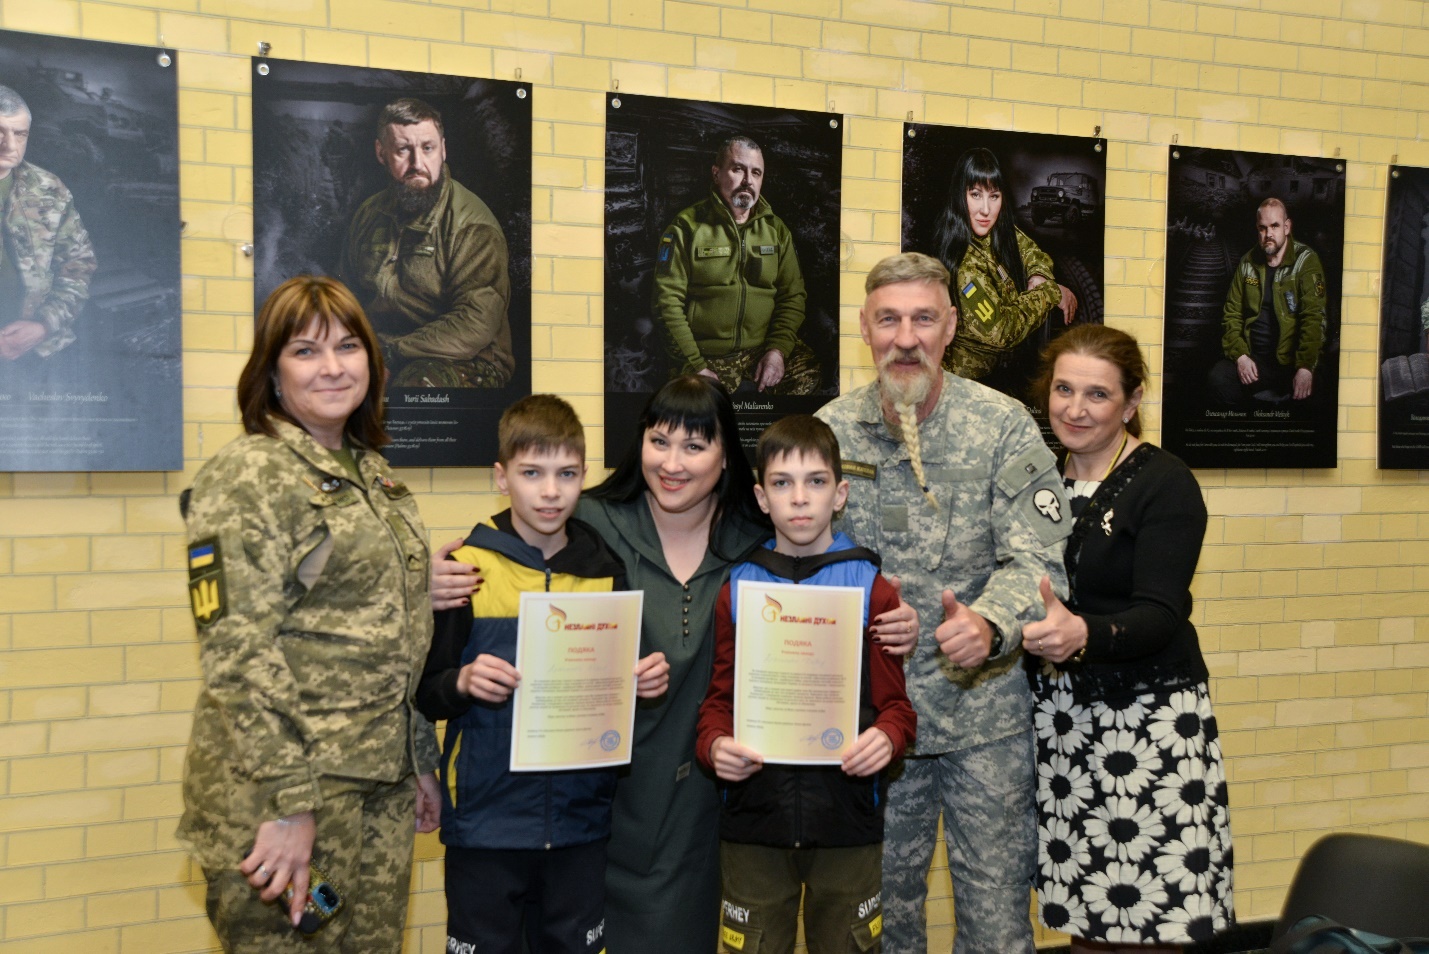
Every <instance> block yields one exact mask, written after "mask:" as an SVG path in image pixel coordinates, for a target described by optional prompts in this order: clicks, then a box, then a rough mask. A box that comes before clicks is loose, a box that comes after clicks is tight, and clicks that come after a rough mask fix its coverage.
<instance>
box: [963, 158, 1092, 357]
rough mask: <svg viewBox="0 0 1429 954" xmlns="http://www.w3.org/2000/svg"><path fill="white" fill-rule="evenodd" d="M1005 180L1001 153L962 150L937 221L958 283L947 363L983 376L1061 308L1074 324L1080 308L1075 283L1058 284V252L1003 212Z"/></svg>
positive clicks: (1065, 316)
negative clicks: (1055, 260)
mask: <svg viewBox="0 0 1429 954" xmlns="http://www.w3.org/2000/svg"><path fill="white" fill-rule="evenodd" d="M1004 191H1005V189H1004V184H1003V175H1002V167H1001V166H1000V165H999V164H998V161H997V157H996V156H994V155H993V154H992V153H991V152H989V151H988V150H986V149H969V150H968V151H967V152H965V153H963V154H962V156H961V157H959V159H958V161H957V164H956V166H955V167H954V169H953V181H952V185H951V186H950V187H949V189H948V204H947V206H946V207H945V208H944V209H943V214H942V217H941V218H940V220H939V222H938V232H937V235H936V238H935V244H936V247H937V256H938V258H940V259H942V262H943V264H944V265H946V266H947V268H948V271H949V272H951V273H952V274H953V276H954V278H955V281H956V284H955V285H954V286H953V287H951V288H949V289H948V291H949V292H950V293H951V295H952V299H953V304H954V306H956V307H957V309H958V331H957V336H956V337H955V338H954V339H953V343H952V345H951V346H950V347H949V348H948V350H947V351H946V352H944V354H943V367H945V368H947V369H948V370H949V371H951V372H953V373H954V374H956V375H958V376H960V377H964V378H970V379H972V380H974V381H981V380H983V379H984V378H986V377H987V376H988V375H989V374H991V373H992V372H993V371H994V370H995V369H996V368H997V366H998V363H999V362H1000V360H1001V359H1002V357H1003V356H1004V355H1006V354H1008V353H1010V352H1011V351H1012V349H1014V348H1016V347H1017V346H1018V345H1019V344H1021V343H1022V342H1023V341H1025V340H1026V339H1027V336H1028V335H1030V334H1031V333H1032V332H1034V331H1036V330H1037V329H1038V328H1039V327H1041V325H1042V322H1043V321H1045V320H1046V318H1047V313H1048V312H1050V311H1051V310H1052V309H1053V308H1057V307H1061V309H1062V313H1063V316H1064V318H1065V320H1066V321H1067V323H1068V324H1070V323H1071V321H1072V316H1073V315H1074V314H1075V313H1076V310H1077V299H1076V296H1075V295H1073V294H1072V292H1071V290H1070V289H1068V288H1066V287H1064V286H1062V285H1058V284H1057V280H1056V278H1055V277H1054V276H1053V274H1052V259H1051V258H1049V257H1048V256H1047V253H1046V252H1044V251H1042V249H1040V248H1038V247H1037V243H1036V242H1034V241H1032V239H1030V238H1028V237H1027V236H1026V235H1025V234H1024V233H1023V232H1022V230H1021V229H1019V228H1017V226H1016V225H1015V224H1013V221H1012V218H1013V217H1012V215H1010V214H1009V215H1003V214H1002V210H1003V208H1002V206H1003V197H1004Z"/></svg>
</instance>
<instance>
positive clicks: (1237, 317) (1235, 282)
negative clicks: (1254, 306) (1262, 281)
mask: <svg viewBox="0 0 1429 954" xmlns="http://www.w3.org/2000/svg"><path fill="white" fill-rule="evenodd" d="M1253 267H1254V266H1252V265H1251V264H1250V263H1249V262H1245V261H1241V262H1238V263H1236V267H1235V274H1233V275H1232V276H1231V287H1230V288H1229V290H1227V291H1226V304H1225V308H1224V309H1223V310H1222V312H1221V352H1222V353H1223V354H1225V356H1226V360H1228V361H1234V360H1236V359H1237V358H1239V357H1240V356H1241V355H1246V354H1250V342H1249V341H1247V340H1246V336H1245V313H1244V310H1243V309H1244V307H1245V270H1246V269H1247V268H1253Z"/></svg>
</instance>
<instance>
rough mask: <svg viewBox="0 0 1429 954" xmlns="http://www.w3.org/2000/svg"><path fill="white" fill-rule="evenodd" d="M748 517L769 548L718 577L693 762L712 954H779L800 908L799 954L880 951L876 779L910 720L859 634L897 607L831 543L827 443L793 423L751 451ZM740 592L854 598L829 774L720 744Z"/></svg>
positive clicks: (873, 558) (895, 754)
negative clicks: (711, 871)
mask: <svg viewBox="0 0 1429 954" xmlns="http://www.w3.org/2000/svg"><path fill="white" fill-rule="evenodd" d="M755 460H756V465H757V467H758V471H759V484H758V486H756V487H755V495H756V496H757V497H758V498H759V506H760V507H761V508H762V509H763V510H764V511H765V512H766V513H767V514H769V516H770V519H771V520H772V521H773V523H774V539H773V540H771V541H770V542H769V543H767V544H766V545H765V546H764V547H763V548H761V549H759V550H757V551H755V554H754V556H753V557H751V558H750V560H748V561H747V562H745V563H740V564H738V565H736V566H735V567H734V569H733V570H731V571H730V578H729V582H728V583H727V584H725V586H724V589H722V590H721V591H720V595H719V601H718V602H717V603H716V604H715V658H714V673H713V675H712V677H711V679H710V688H709V692H708V693H707V694H706V696H705V701H704V704H703V705H702V706H701V707H700V721H699V730H698V731H699V735H698V739H697V740H696V743H695V753H696V755H697V756H698V757H699V759H700V761H701V762H702V763H703V764H704V765H705V766H706V767H708V768H711V769H713V770H714V772H715V774H716V775H717V776H718V777H719V779H720V782H721V784H720V796H721V800H722V803H723V804H722V807H721V810H720V871H721V877H722V879H723V882H724V904H723V928H722V931H721V936H722V940H723V941H724V946H725V949H726V950H730V951H752V950H756V949H757V950H758V951H759V952H760V954H766V952H773V954H782V952H789V951H793V949H794V938H795V934H796V931H797V928H798V925H797V920H798V912H799V902H800V896H801V894H802V896H803V904H804V935H805V939H806V941H807V943H808V947H809V951H810V954H844V952H846V951H850V950H857V951H877V950H879V949H880V947H881V943H880V940H879V937H880V935H881V934H882V923H883V922H882V905H881V900H880V892H881V886H882V875H883V794H884V779H883V770H884V769H885V768H887V766H888V764H889V763H890V762H892V761H893V760H894V759H896V758H900V757H902V755H903V751H904V749H905V748H907V746H908V744H909V743H910V742H912V741H913V737H914V732H915V730H916V728H917V719H918V717H917V715H915V714H914V712H913V706H912V704H911V703H909V701H908V696H907V694H906V692H905V690H904V683H903V667H902V665H901V664H900V662H899V660H898V659H897V658H895V657H893V656H891V655H889V654H888V653H886V652H884V651H883V650H882V649H881V648H880V647H878V646H877V645H875V644H873V642H872V641H871V639H870V637H869V636H868V635H867V633H868V628H867V627H868V623H869V621H870V620H872V619H874V618H876V617H877V616H879V615H880V614H882V613H887V612H891V611H893V610H894V609H896V608H897V606H898V602H899V599H898V593H897V591H896V590H895V589H894V587H893V586H892V584H890V583H889V582H888V581H887V580H885V579H884V578H883V576H882V575H881V574H880V573H879V572H878V563H879V558H878V554H876V553H874V552H873V551H872V550H866V549H864V548H863V547H855V546H854V545H853V544H852V542H850V541H849V539H848V538H847V537H846V536H844V535H843V534H841V533H839V534H835V533H834V532H833V528H832V524H833V518H834V514H835V513H836V512H838V511H839V510H840V509H841V508H842V507H843V505H844V502H845V501H846V500H847V499H848V482H847V481H846V480H844V479H843V471H842V466H841V462H840V459H839V445H838V439H837V438H836V437H835V436H834V433H833V431H832V430H830V429H829V426H828V425H827V424H825V423H824V422H823V421H820V420H818V419H817V418H815V417H813V416H811V415H807V414H796V415H790V416H788V417H785V418H782V419H781V420H779V421H777V422H776V423H774V424H773V425H771V426H770V427H769V428H768V429H767V430H766V431H765V432H764V433H763V434H762V435H760V438H759V443H758V445H757V447H756V449H755ZM740 580H758V581H763V582H781V583H806V584H813V585H820V586H858V587H862V588H863V590H864V592H865V594H867V595H866V600H865V612H864V619H863V622H864V633H865V637H864V640H865V642H864V646H865V656H864V665H863V677H862V678H863V681H862V685H861V686H860V693H859V724H858V729H859V734H858V738H857V739H855V741H854V743H853V745H852V746H850V747H849V749H848V751H846V752H845V753H844V755H843V759H842V762H843V764H842V765H841V766H839V767H837V768H836V767H833V766H794V765H765V764H764V760H763V758H762V756H761V755H760V753H758V752H756V751H755V750H753V749H751V748H749V747H748V746H745V745H741V744H740V743H739V742H736V741H735V739H734V661H735V660H734V642H735V640H734V635H735V633H734V620H735V619H736V614H735V606H734V596H735V595H736V594H737V592H738V585H739V581H740Z"/></svg>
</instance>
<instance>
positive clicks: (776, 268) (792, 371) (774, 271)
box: [654, 136, 821, 395]
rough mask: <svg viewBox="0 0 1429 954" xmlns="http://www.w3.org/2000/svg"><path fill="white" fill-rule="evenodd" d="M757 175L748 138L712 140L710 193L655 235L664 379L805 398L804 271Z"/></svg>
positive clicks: (757, 161) (810, 385)
mask: <svg viewBox="0 0 1429 954" xmlns="http://www.w3.org/2000/svg"><path fill="white" fill-rule="evenodd" d="M765 173H766V169H765V161H764V151H763V150H762V149H761V148H760V146H759V144H758V143H757V142H755V141H754V140H753V139H750V138H749V137H747V136H733V137H731V138H729V139H726V140H725V141H724V142H722V143H720V146H719V149H718V151H717V152H716V153H715V156H714V161H713V162H712V164H711V165H710V192H709V195H708V196H706V197H705V198H703V199H701V200H700V201H698V202H696V203H695V204H694V205H691V206H689V207H688V208H686V209H684V210H683V211H681V212H680V214H679V215H677V216H675V220H674V221H673V222H671V223H670V226H669V228H667V229H666V230H665V232H664V234H663V235H662V236H661V237H660V249H659V252H658V254H657V256H656V266H655V293H654V310H655V313H656V315H657V316H658V317H659V320H660V324H661V325H662V326H663V328H664V330H665V334H666V337H667V339H668V345H669V349H670V355H671V366H670V374H671V376H679V375H681V374H702V375H704V376H705V377H708V378H713V379H715V380H717V381H719V382H720V383H721V384H723V385H724V386H725V389H726V390H727V391H729V392H730V393H731V394H734V393H736V392H738V391H739V389H740V387H741V386H742V385H743V384H744V383H745V382H746V381H748V382H750V383H752V385H753V387H754V389H755V390H756V391H760V392H768V393H771V394H792V395H808V394H813V393H814V392H815V391H816V390H818V387H819V378H820V374H821V371H820V368H819V364H818V360H817V359H816V358H815V357H814V353H813V352H812V351H811V350H809V346H808V345H806V344H804V342H803V341H801V340H800V339H799V337H798V332H799V327H800V326H801V325H802V324H803V323H804V304H805V300H806V298H807V295H806V293H805V290H804V276H803V273H802V272H801V271H800V270H799V256H798V252H797V251H796V250H795V248H794V236H793V234H792V233H791V232H790V231H789V228H788V226H786V225H785V224H784V222H783V220H782V219H780V218H779V217H778V216H777V215H775V214H774V210H773V209H772V208H771V207H770V204H769V201H768V200H767V199H765V198H764V197H763V196H762V195H761V194H760V193H761V190H762V189H763V188H764V177H765Z"/></svg>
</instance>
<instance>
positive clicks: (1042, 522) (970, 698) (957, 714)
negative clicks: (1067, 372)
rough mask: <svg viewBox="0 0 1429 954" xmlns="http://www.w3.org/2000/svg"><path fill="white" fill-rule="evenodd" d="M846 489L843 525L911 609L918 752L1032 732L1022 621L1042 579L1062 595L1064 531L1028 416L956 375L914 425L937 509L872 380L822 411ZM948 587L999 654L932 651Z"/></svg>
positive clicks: (1066, 520) (1067, 520) (1035, 609)
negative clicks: (960, 658) (980, 659)
mask: <svg viewBox="0 0 1429 954" xmlns="http://www.w3.org/2000/svg"><path fill="white" fill-rule="evenodd" d="M817 416H818V417H820V418H822V419H823V420H825V421H827V422H828V423H829V426H830V427H832V428H833V429H834V433H835V434H836V435H838V439H839V448H840V452H841V455H842V456H843V458H844V476H845V477H846V478H848V480H849V483H850V484H851V485H852V486H851V488H850V491H849V498H848V506H847V507H846V508H845V510H844V513H843V517H842V523H841V524H840V525H839V529H841V530H843V531H844V532H845V533H847V534H848V535H849V536H850V537H852V538H853V540H854V542H856V543H858V544H860V545H862V546H866V547H869V548H870V549H873V550H877V551H878V552H879V553H881V554H882V555H883V573H884V575H886V576H897V577H899V579H900V580H901V581H902V583H903V598H904V599H905V600H907V601H908V602H909V603H910V604H911V605H912V606H913V607H914V608H915V609H917V610H918V618H919V639H918V648H917V649H916V650H915V651H914V653H913V655H912V656H910V657H909V658H908V663H907V666H908V669H907V682H908V698H909V699H911V700H912V701H913V708H914V710H915V711H916V712H917V713H918V742H917V746H916V751H915V752H913V753H912V754H918V755H934V754H940V753H945V752H955V751H960V750H962V749H967V748H970V747H972V746H976V745H981V744H983V743H985V742H990V741H994V740H996V739H1001V738H1005V737H1007V736H1010V735H1014V734H1016V733H1017V732H1020V731H1022V730H1024V729H1028V728H1031V725H1032V723H1031V711H1032V710H1031V705H1032V703H1031V697H1030V695H1029V692H1028V688H1027V677H1026V676H1025V675H1024V674H1023V672H1022V671H1021V667H1020V666H1019V665H1018V662H1019V660H1020V658H1021V656H1022V652H1021V645H1022V642H1021V634H1022V624H1023V623H1026V622H1029V621H1031V620H1034V619H1040V618H1041V617H1042V616H1043V613H1044V610H1043V607H1042V599H1041V597H1040V596H1039V595H1038V592H1037V585H1038V583H1039V582H1041V579H1042V576H1043V574H1046V575H1048V576H1050V577H1051V578H1052V586H1053V588H1054V589H1055V590H1056V591H1057V592H1059V593H1063V594H1065V593H1066V591H1067V574H1066V569H1065V568H1064V567H1063V565H1062V549H1063V546H1064V543H1065V540H1066V537H1067V535H1068V533H1070V532H1071V528H1072V519H1071V513H1070V512H1069V511H1068V509H1067V503H1066V499H1065V497H1064V496H1063V492H1062V485H1061V479H1060V477H1059V476H1058V474H1057V467H1056V461H1055V460H1054V459H1053V457H1052V452H1051V451H1049V450H1048V449H1047V445H1046V444H1044V443H1043V441H1042V435H1041V433H1040V432H1039V431H1038V429H1037V425H1036V423H1035V422H1033V420H1032V416H1031V415H1030V414H1028V413H1027V410H1026V409H1025V408H1024V407H1023V406H1022V405H1021V404H1019V403H1018V402H1016V401H1014V400H1013V399H1012V398H1009V397H1007V396H1005V395H1003V394H999V393H998V392H996V391H993V390H991V389H989V388H985V387H983V386H982V385H980V384H977V383H975V382H972V381H965V380H963V379H962V378H959V377H957V376H955V375H952V374H946V373H945V374H944V375H943V391H942V395H941V396H940V397H939V399H938V403H937V405H936V406H935V407H934V408H933V412H932V414H930V415H929V416H928V418H927V420H925V421H923V423H922V424H921V425H919V428H918V433H919V438H920V441H921V445H922V456H923V467H924V472H925V474H926V476H927V478H928V482H929V485H930V488H929V489H930V490H931V491H932V493H933V496H934V497H935V498H936V499H937V501H938V509H936V510H935V509H933V506H932V505H931V504H929V503H928V501H927V499H926V498H925V497H924V496H923V494H922V492H921V491H920V490H919V488H918V486H917V482H916V481H915V480H914V479H913V469H912V466H911V465H910V463H909V460H908V449H907V447H906V446H905V445H904V444H903V443H902V441H901V440H899V438H898V437H897V436H896V434H895V432H893V431H891V430H890V429H889V427H888V424H887V423H886V422H885V421H884V419H883V411H882V408H881V406H880V403H879V393H878V385H877V384H876V383H875V384H870V385H867V386H866V387H862V388H860V389H858V390H857V391H854V392H853V393H851V394H846V395H844V396H843V397H840V398H838V399H837V400H835V401H833V402H832V403H830V404H826V405H824V407H823V408H821V409H820V410H819V411H818V412H817ZM944 589H951V590H952V591H953V593H954V594H956V596H957V598H958V599H959V600H961V601H962V602H964V603H967V604H968V605H969V606H970V607H971V608H972V610H973V611H974V612H976V613H979V614H980V615H982V616H983V617H984V618H985V619H987V621H988V622H990V623H992V624H993V625H994V626H996V627H997V628H998V630H999V631H1000V632H1001V633H1002V637H1003V649H1002V653H1001V654H1000V655H999V656H996V657H994V658H992V659H989V660H988V661H987V662H986V663H984V664H983V665H982V666H981V667H979V668H978V669H959V668H957V667H956V666H954V665H953V664H952V663H951V662H949V661H948V658H947V657H946V656H944V655H943V654H942V653H941V652H940V651H939V649H938V643H937V641H936V640H935V639H934V638H933V631H934V630H935V629H936V628H937V627H938V625H939V624H940V623H941V622H942V621H943V604H942V593H943V590H944Z"/></svg>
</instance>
